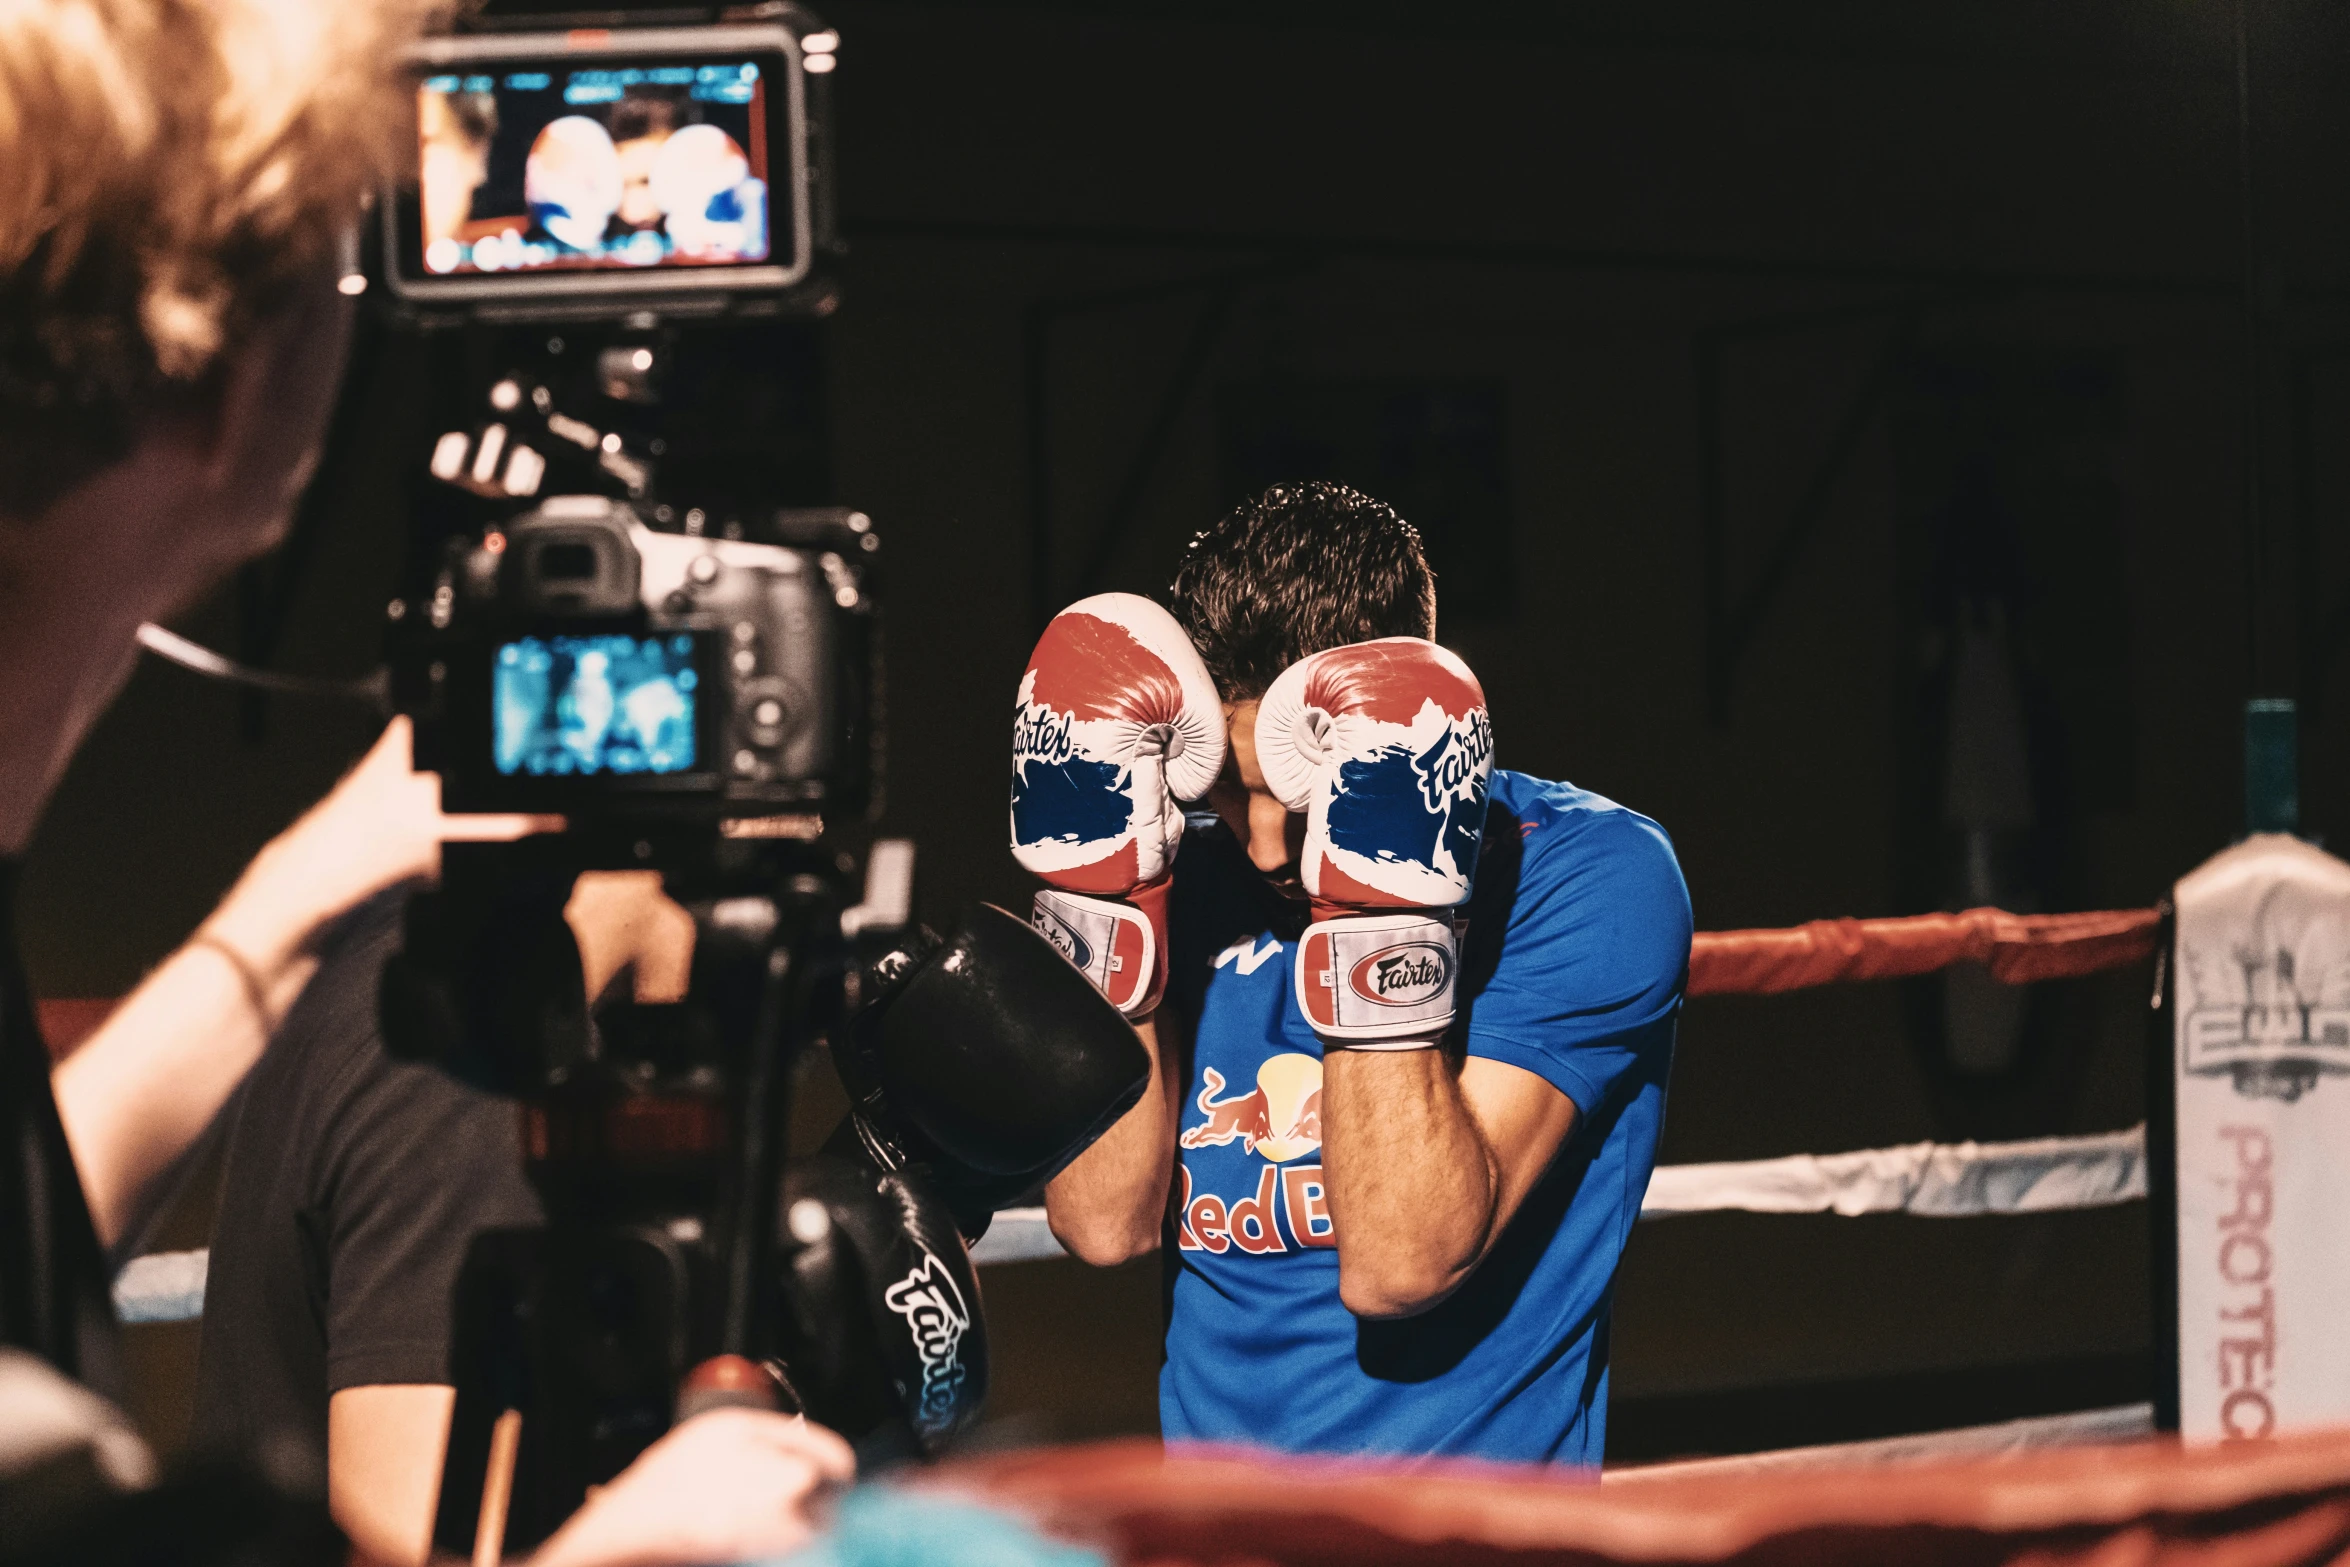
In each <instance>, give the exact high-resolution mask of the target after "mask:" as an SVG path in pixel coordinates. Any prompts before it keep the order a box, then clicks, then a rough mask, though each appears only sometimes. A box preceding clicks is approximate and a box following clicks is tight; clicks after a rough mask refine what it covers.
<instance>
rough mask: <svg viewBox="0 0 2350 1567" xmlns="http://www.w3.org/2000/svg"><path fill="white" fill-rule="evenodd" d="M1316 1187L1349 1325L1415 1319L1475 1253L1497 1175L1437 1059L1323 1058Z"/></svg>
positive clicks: (1378, 1054) (1481, 1249)
mask: <svg viewBox="0 0 2350 1567" xmlns="http://www.w3.org/2000/svg"><path fill="white" fill-rule="evenodd" d="M1322 1179H1323V1180H1324V1182H1325V1183H1326V1184H1327V1190H1328V1193H1329V1201H1330V1222H1331V1226H1332V1229H1333V1231H1334V1232H1335V1235H1336V1239H1337V1242H1338V1293H1339V1298H1340V1299H1341V1300H1342V1301H1344V1302H1345V1304H1346V1308H1347V1310H1349V1311H1351V1312H1353V1313H1354V1314H1355V1315H1356V1316H1358V1317H1405V1316H1410V1315H1412V1314H1413V1313H1415V1312H1420V1311H1425V1310H1427V1309H1428V1308H1429V1307H1431V1306H1433V1305H1435V1304H1436V1303H1437V1302H1438V1301H1440V1300H1442V1299H1444V1297H1445V1296H1447V1295H1449V1294H1451V1293H1452V1292H1453V1290H1455V1289H1456V1288H1458V1287H1459V1286H1460V1283H1461V1281H1462V1280H1463V1279H1465V1278H1467V1277H1468V1275H1469V1271H1470V1269H1472V1268H1474V1267H1475V1266H1476V1265H1477V1262H1478V1260H1479V1259H1480V1258H1481V1257H1483V1256H1484V1254H1485V1249H1486V1245H1487V1242H1488V1240H1489V1239H1490V1237H1491V1235H1492V1233H1493V1229H1494V1220H1495V1211H1496V1202H1497V1195H1498V1192H1499V1185H1500V1183H1499V1179H1498V1172H1497V1170H1496V1167H1495V1163H1494V1159H1493V1156H1492V1152H1491V1150H1490V1149H1489V1148H1488V1147H1487V1145H1486V1141H1485V1137H1484V1135H1483V1133H1482V1131H1481V1130H1480V1129H1479V1127H1478V1125H1477V1122H1476V1119H1475V1117H1474V1116H1473V1115H1472V1114H1471V1113H1470V1110H1469V1106H1468V1104H1467V1102H1466V1101H1465V1100H1464V1099H1463V1097H1462V1095H1461V1089H1460V1082H1459V1079H1458V1077H1457V1076H1456V1074H1455V1072H1454V1070H1453V1067H1452V1064H1451V1062H1449V1061H1448V1060H1447V1059H1446V1058H1445V1055H1444V1052H1442V1051H1440V1050H1333V1051H1331V1052H1330V1053H1329V1054H1328V1055H1327V1056H1325V1057H1324V1059H1323V1063H1322Z"/></svg>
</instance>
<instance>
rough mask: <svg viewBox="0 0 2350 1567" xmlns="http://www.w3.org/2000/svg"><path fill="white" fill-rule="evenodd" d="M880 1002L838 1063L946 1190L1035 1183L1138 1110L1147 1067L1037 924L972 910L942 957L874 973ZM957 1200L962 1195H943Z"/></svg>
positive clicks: (1107, 1008)
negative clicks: (961, 1180) (972, 1181)
mask: <svg viewBox="0 0 2350 1567" xmlns="http://www.w3.org/2000/svg"><path fill="white" fill-rule="evenodd" d="M875 977H876V978H877V979H878V980H879V981H880V994H879V995H878V996H877V997H876V998H875V1000H874V1001H873V1002H872V1004H871V1005H869V1006H867V1007H866V1008H865V1009H864V1010H863V1011H862V1012H860V1013H859V1014H858V1015H857V1017H856V1018H855V1020H854V1021H853V1022H852V1023H851V1025H850V1027H849V1030H848V1038H847V1040H846V1041H845V1043H846V1045H847V1048H846V1049H845V1050H842V1051H840V1052H838V1058H839V1060H840V1066H841V1076H842V1080H843V1082H844V1083H845V1084H846V1086H847V1087H848V1089H849V1093H850V1097H851V1100H852V1102H853V1103H855V1104H856V1105H857V1106H858V1108H859V1109H860V1110H864V1109H866V1108H867V1106H868V1105H869V1104H872V1103H874V1102H876V1101H878V1103H879V1105H880V1106H882V1107H885V1113H886V1116H887V1119H888V1122H889V1124H890V1125H891V1127H892V1128H893V1129H895V1130H899V1131H902V1132H911V1133H912V1134H914V1137H915V1138H916V1139H918V1140H919V1144H920V1145H922V1146H918V1147H915V1148H914V1149H913V1151H914V1152H915V1153H916V1154H917V1155H918V1156H919V1157H922V1158H924V1159H925V1160H926V1161H928V1162H930V1163H931V1164H932V1165H933V1166H934V1167H935V1168H936V1169H937V1170H938V1173H939V1175H940V1177H941V1183H942V1186H944V1187H949V1188H951V1187H952V1185H953V1184H954V1180H955V1177H956V1175H957V1174H959V1173H968V1174H970V1175H973V1176H977V1177H982V1178H986V1177H995V1178H999V1179H997V1180H991V1181H988V1182H987V1183H986V1184H989V1185H991V1186H993V1185H1001V1184H1002V1180H1001V1179H1000V1178H1005V1177H1010V1178H1015V1182H1016V1184H1017V1183H1025V1184H1027V1185H1034V1184H1035V1183H1037V1182H1039V1181H1043V1180H1047V1179H1050V1178H1051V1177H1052V1176H1054V1175H1056V1174H1058V1173H1059V1172H1060V1171H1061V1170H1062V1168H1063V1167H1065V1166H1066V1165H1067V1164H1068V1163H1069V1161H1070V1160H1072V1159H1074V1158H1076V1157H1077V1156H1078V1155H1079V1154H1080V1153H1082V1152H1084V1151H1085V1150H1086V1149H1087V1148H1088V1147H1090V1146H1091V1145H1092V1143H1093V1141H1094V1139H1095V1138H1097V1137H1099V1136H1100V1135H1101V1134H1102V1133H1103V1132H1105V1131H1107V1130H1108V1129H1109V1127H1110V1125H1111V1123H1113V1122H1114V1121H1116V1120H1117V1119H1118V1117H1120V1116H1121V1115H1124V1114H1125V1113H1126V1112H1127V1111H1128V1110H1129V1109H1131V1108H1132V1107H1133V1106H1134V1104H1135V1102H1136V1101H1137V1100H1139V1099H1140V1098H1141V1097H1142V1093H1143V1090H1144V1088H1145V1087H1147V1086H1148V1085H1149V1082H1150V1056H1149V1054H1148V1053H1147V1052H1146V1051H1144V1049H1143V1047H1142V1041H1141V1040H1140V1039H1138V1038H1136V1037H1135V1033H1134V1030H1133V1028H1132V1026H1131V1025H1129V1024H1128V1023H1127V1021H1126V1020H1125V1019H1124V1018H1123V1017H1120V1016H1119V1015H1118V1009H1117V1008H1115V1007H1113V1006H1112V1005H1110V1003H1109V1002H1108V1001H1106V1000H1104V999H1103V997H1102V994H1101V992H1100V991H1098V990H1096V989H1094V987H1093V985H1092V983H1091V982H1090V981H1088V980H1087V979H1086V977H1085V976H1084V975H1083V974H1081V973H1079V972H1078V971H1077V969H1076V968H1074V967H1073V966H1071V964H1070V963H1069V960H1068V959H1066V958H1064V957H1062V956H1061V954H1060V952H1059V951H1058V950H1056V949H1055V948H1054V946H1053V944H1052V943H1051V942H1049V941H1047V940H1046V939H1045V938H1044V937H1043V936H1041V935H1039V934H1038V933H1037V931H1036V930H1035V928H1034V927H1033V926H1031V925H1030V924H1029V923H1028V922H1027V921H1026V920H1023V919H1019V918H1017V917H1015V916H1013V915H1011V914H1007V913H1005V912H1004V911H1003V910H1002V909H999V908H996V907H994V906H993V905H990V904H978V905H974V906H973V907H972V908H970V909H969V910H967V911H966V912H965V913H964V915H963V918H962V919H961V921H960V922H958V923H957V924H956V926H955V927H954V929H953V930H952V931H951V932H950V933H949V934H948V935H947V936H946V938H945V939H944V940H943V941H940V942H939V943H938V944H937V946H936V947H935V948H932V949H930V950H928V951H927V952H923V953H921V954H920V955H919V956H918V957H916V956H915V955H912V954H905V955H897V956H896V957H895V960H894V961H892V960H885V961H884V963H883V964H881V965H877V968H876V975H875ZM945 1195H947V1196H948V1197H949V1198H950V1200H951V1199H952V1198H953V1196H954V1193H953V1192H952V1190H948V1191H946V1193H945Z"/></svg>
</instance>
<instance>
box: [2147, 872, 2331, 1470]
mask: <svg viewBox="0 0 2350 1567" xmlns="http://www.w3.org/2000/svg"><path fill="white" fill-rule="evenodd" d="M2175 901H2176V904H2177V911H2178V912H2177V931H2178V934H2177V942H2176V948H2175V951H2174V953H2173V956H2172V961H2171V964H2170V968H2171V971H2172V974H2173V976H2174V978H2173V979H2172V981H2171V985H2172V990H2173V993H2174V998H2175V1000H2174V1004H2173V1006H2172V1008H2171V1014H2172V1019H2173V1023H2172V1029H2171V1038H2170V1046H2171V1049H2170V1065H2171V1072H2170V1074H2169V1076H2170V1087H2171V1094H2172V1100H2173V1115H2174V1118H2175V1123H2176V1128H2177V1130H2176V1143H2175V1155H2174V1156H2175V1160H2176V1172H2177V1173H2176V1189H2177V1206H2176V1229H2175V1235H2176V1241H2177V1252H2176V1256H2177V1274H2176V1277H2177V1283H2178V1290H2177V1307H2176V1310H2177V1315H2176V1318H2175V1321H2176V1323H2177V1329H2178V1378H2179V1386H2178V1395H2179V1402H2178V1418H2179V1432H2180V1434H2181V1435H2182V1436H2184V1437H2185V1438H2186V1439H2187V1440H2188V1441H2190V1442H2193V1441H2224V1440H2244V1439H2250V1438H2258V1437H2265V1436H2270V1435H2274V1434H2279V1433H2284V1432H2291V1431H2306V1430H2314V1429H2318V1428H2321V1427H2327V1426H2341V1425H2346V1424H2350V1334H2346V1333H2344V1332H2343V1331H2342V1313H2343V1302H2345V1301H2350V1223H2345V1222H2344V1215H2345V1214H2350V864H2345V863H2343V862H2342V861H2340V860H2338V859H2335V858H2334V857H2333V856H2332V855H2330V854H2327V853H2325V852H2324V851H2323V850H2321V849H2319V848H2317V847H2315V846H2314V845H2312V844H2308V843H2304V842H2303V841H2301V840H2300V839H2298V838H2295V837H2292V836H2290V835H2288V834H2285V833H2261V834H2257V835H2255V836H2253V837H2250V838H2247V839H2245V840H2244V841H2243V842H2242V843H2239V844H2237V845H2236V846H2235V847H2233V848H2231V849H2228V850H2225V851H2223V852H2222V853H2220V854H2217V855H2214V856H2213V857H2212V858H2211V859H2209V860H2207V861H2205V862H2204V863H2203V864H2202V865H2201V866H2199V867H2198V868H2197V869H2195V870H2194V871H2192V872H2190V873H2189V874H2188V875H2187V876H2186V877H2185V878H2184V879H2183V880H2181V881H2180V882H2179V884H2178V889H2177V894H2176V900H2175ZM2158 1222H2160V1221H2159V1220H2158Z"/></svg>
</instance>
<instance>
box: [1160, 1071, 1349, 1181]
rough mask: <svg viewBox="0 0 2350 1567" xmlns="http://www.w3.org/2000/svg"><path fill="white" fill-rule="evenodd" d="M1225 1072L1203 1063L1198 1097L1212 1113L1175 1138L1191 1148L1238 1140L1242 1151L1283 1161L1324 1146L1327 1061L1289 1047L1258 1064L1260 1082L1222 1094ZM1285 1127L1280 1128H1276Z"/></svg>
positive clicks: (1202, 1111) (1207, 1112)
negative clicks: (1239, 1091)
mask: <svg viewBox="0 0 2350 1567" xmlns="http://www.w3.org/2000/svg"><path fill="white" fill-rule="evenodd" d="M1225 1086H1226V1085H1225V1081H1224V1074H1223V1073H1221V1072H1219V1071H1217V1070H1216V1069H1215V1068H1214V1067H1212V1066H1211V1067H1203V1068H1201V1069H1200V1091H1199V1097H1198V1098H1197V1099H1196V1100H1195V1101H1194V1103H1196V1104H1197V1105H1198V1106H1199V1111H1200V1114H1202V1115H1204V1116H1206V1117H1207V1119H1206V1120H1205V1121H1203V1122H1201V1123H1200V1124H1199V1125H1197V1126H1195V1127H1193V1128H1192V1129H1191V1130H1189V1131H1187V1132H1185V1133H1184V1134H1183V1135H1182V1136H1181V1137H1179V1138H1177V1139H1176V1141H1177V1142H1179V1143H1181V1144H1182V1145H1183V1146H1184V1147H1186V1148H1216V1147H1221V1146H1222V1145H1224V1144H1226V1143H1233V1142H1237V1143H1240V1144H1241V1145H1242V1151H1243V1152H1245V1153H1250V1154H1254V1155H1256V1156H1257V1157H1258V1158H1260V1159H1270V1160H1272V1161H1273V1162H1274V1163H1275V1164H1284V1163H1287V1162H1288V1161H1289V1160H1291V1159H1295V1158H1298V1157H1300V1156H1301V1155H1304V1154H1309V1153H1312V1152H1314V1151H1315V1150H1317V1149H1319V1148H1320V1147H1321V1146H1322V1063H1321V1062H1320V1061H1318V1060H1316V1059H1315V1058H1314V1057H1312V1056H1309V1055H1303V1054H1300V1053H1297V1052H1295V1051H1284V1052H1282V1053H1281V1054H1280V1055H1276V1056H1270V1057H1267V1058H1266V1061H1265V1064H1264V1065H1263V1066H1260V1067H1258V1068H1257V1086H1256V1087H1255V1089H1254V1090H1252V1091H1251V1092H1249V1093H1245V1094H1235V1095H1233V1096H1231V1097H1230V1098H1224V1097H1222V1095H1223V1093H1224V1089H1225ZM1276 1127H1278V1128H1280V1130H1279V1131H1275V1130H1274V1128H1276Z"/></svg>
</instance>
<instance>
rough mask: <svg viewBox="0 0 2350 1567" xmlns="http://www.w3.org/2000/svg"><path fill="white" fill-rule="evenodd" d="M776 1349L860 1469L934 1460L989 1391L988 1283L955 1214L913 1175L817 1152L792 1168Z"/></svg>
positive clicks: (800, 1394) (807, 1407) (787, 1176)
mask: <svg viewBox="0 0 2350 1567" xmlns="http://www.w3.org/2000/svg"><path fill="white" fill-rule="evenodd" d="M776 1230H777V1236H776V1239H777V1243H778V1245H779V1247H780V1249H781V1253H782V1256H783V1258H784V1260H785V1264H786V1267H787V1268H788V1270H789V1272H788V1277H789V1283H788V1286H787V1288H786V1290H785V1292H784V1302H783V1305H782V1308H781V1311H782V1317H783V1320H782V1322H781V1323H780V1324H779V1326H780V1328H781V1332H780V1333H779V1334H778V1335H777V1341H778V1346H779V1349H780V1352H781V1358H782V1361H783V1364H784V1371H785V1375H786V1378H787V1380H788V1384H789V1391H790V1393H791V1394H792V1395H793V1396H794V1397H795V1398H796V1399H797V1401H798V1402H799V1404H800V1407H801V1409H802V1411H803V1412H804V1413H805V1414H806V1415H807V1416H808V1418H809V1419H811V1420H815V1421H818V1422H820V1423H822V1424H824V1425H828V1426H830V1427H832V1428H833V1429H834V1430H836V1431H838V1432H840V1433H841V1434H842V1435H843V1436H845V1437H847V1438H848V1439H849V1440H850V1442H851V1443H852V1444H854V1445H855V1447H856V1448H857V1453H858V1458H859V1460H860V1462H861V1463H862V1464H865V1465H868V1466H869V1465H871V1464H873V1463H876V1462H884V1461H887V1460H889V1459H892V1458H905V1457H915V1456H921V1457H930V1456H935V1455H936V1454H937V1453H939V1452H940V1451H942V1450H943V1449H944V1448H945V1447H946V1446H947V1445H948V1444H949V1443H950V1442H951V1441H952V1440H953V1439H954V1438H955V1437H956V1436H958V1435H960V1434H961V1433H962V1432H963V1431H965V1430H967V1429H968V1428H969V1427H970V1425H971V1423H972V1422H973V1421H974V1420H976V1419H977V1418H978V1415H979V1408H980V1404H981V1402H982V1400H984V1399H985V1398H986V1396H987V1322H986V1319H985V1317H984V1316H983V1315H982V1313H981V1310H980V1304H979V1278H978V1275H977V1274H976V1273H975V1272H974V1271H973V1270H972V1267H971V1257H970V1253H969V1252H968V1251H966V1250H965V1249H964V1246H963V1237H962V1236H961V1235H960V1234H958V1233H957V1232H956V1229H955V1223H954V1219H953V1216H952V1215H951V1214H949V1213H948V1212H947V1210H946V1208H945V1206H944V1205H943V1204H942V1203H941V1202H939V1200H938V1199H937V1197H936V1196H935V1195H933V1194H932V1193H931V1192H930V1190H929V1189H928V1187H927V1186H926V1185H925V1184H924V1183H923V1180H922V1178H921V1177H920V1176H919V1175H918V1174H916V1173H914V1172H911V1171H905V1170H880V1169H876V1168H875V1167H874V1166H872V1165H871V1164H869V1163H867V1162H866V1161H864V1160H862V1159H855V1158H835V1157H832V1156H829V1155H824V1154H818V1155H815V1156H813V1157H810V1158H805V1159H798V1160H794V1161H793V1162H792V1163H791V1164H790V1165H788V1166H786V1167H785V1170H784V1176H783V1200H782V1201H781V1202H779V1203H778V1204H777V1205H776Z"/></svg>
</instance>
